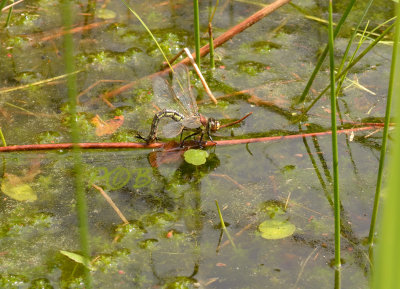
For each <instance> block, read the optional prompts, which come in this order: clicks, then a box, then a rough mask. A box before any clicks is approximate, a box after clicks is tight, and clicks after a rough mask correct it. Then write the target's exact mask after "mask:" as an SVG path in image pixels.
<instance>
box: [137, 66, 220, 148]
mask: <svg viewBox="0 0 400 289" xmlns="http://www.w3.org/2000/svg"><path fill="white" fill-rule="evenodd" d="M153 92H154V101H155V104H156V105H157V106H158V107H159V108H160V109H161V110H160V111H159V112H157V113H156V114H155V115H154V117H153V122H152V124H151V128H150V133H149V135H148V137H146V138H145V137H142V136H141V135H137V137H138V138H140V139H142V140H144V141H146V143H148V144H150V143H153V142H155V141H156V140H157V133H158V126H159V123H160V120H161V119H163V118H169V122H168V123H167V124H165V125H164V126H163V127H162V132H163V135H164V136H165V137H167V138H173V137H175V136H177V135H179V134H181V140H182V133H183V131H184V130H188V131H192V134H190V135H188V136H186V137H185V138H184V140H183V141H182V142H181V145H182V144H183V142H184V141H185V140H186V139H187V138H189V137H192V136H195V135H198V134H201V136H200V141H199V143H201V141H202V139H203V135H204V133H206V134H207V136H208V138H209V139H210V140H211V141H213V139H212V137H211V133H214V132H216V131H217V130H218V129H219V128H220V122H219V121H217V120H216V119H214V118H211V117H210V118H207V117H205V116H203V115H201V114H200V113H199V109H198V107H197V103H196V99H195V98H194V96H193V94H192V90H191V87H190V77H189V70H188V68H187V66H186V65H183V64H182V65H178V66H177V67H176V68H175V69H174V73H173V79H172V87H171V85H169V83H168V82H167V81H166V80H165V79H163V78H161V77H156V78H154V79H153Z"/></svg>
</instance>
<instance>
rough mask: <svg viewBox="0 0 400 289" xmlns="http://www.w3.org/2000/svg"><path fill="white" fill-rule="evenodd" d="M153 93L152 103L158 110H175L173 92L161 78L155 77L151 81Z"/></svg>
mask: <svg viewBox="0 0 400 289" xmlns="http://www.w3.org/2000/svg"><path fill="white" fill-rule="evenodd" d="M153 93H154V102H155V103H156V105H157V106H159V107H160V109H164V108H167V109H175V108H177V104H176V103H175V101H174V96H173V92H172V91H171V88H170V86H169V85H168V82H167V81H166V80H165V79H164V78H161V77H155V78H154V79H153Z"/></svg>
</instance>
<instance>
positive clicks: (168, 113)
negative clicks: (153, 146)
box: [146, 109, 185, 143]
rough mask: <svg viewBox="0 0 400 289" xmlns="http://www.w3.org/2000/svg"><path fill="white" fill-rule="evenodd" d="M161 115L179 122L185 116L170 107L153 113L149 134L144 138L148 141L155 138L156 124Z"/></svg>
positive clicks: (152, 140)
mask: <svg viewBox="0 0 400 289" xmlns="http://www.w3.org/2000/svg"><path fill="white" fill-rule="evenodd" d="M163 117H169V118H171V119H172V120H174V121H176V122H181V121H182V120H183V119H184V118H185V117H184V116H183V115H182V114H180V113H179V112H177V111H175V110H172V109H163V110H161V111H159V112H157V113H156V114H155V115H154V118H153V122H152V123H151V129H150V134H149V136H148V137H147V139H146V140H147V142H148V143H151V142H154V141H155V140H156V138H157V129H158V124H159V122H160V120H161V119H162V118H163Z"/></svg>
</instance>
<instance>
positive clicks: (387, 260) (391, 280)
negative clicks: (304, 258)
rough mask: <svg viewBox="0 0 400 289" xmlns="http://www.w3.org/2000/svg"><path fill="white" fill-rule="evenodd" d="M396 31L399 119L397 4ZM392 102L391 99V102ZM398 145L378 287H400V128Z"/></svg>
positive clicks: (393, 77) (393, 86)
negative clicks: (399, 221)
mask: <svg viewBox="0 0 400 289" xmlns="http://www.w3.org/2000/svg"><path fill="white" fill-rule="evenodd" d="M395 5H396V8H397V9H396V10H397V16H398V18H397V20H396V31H395V36H394V44H393V54H392V57H393V58H392V66H391V72H390V82H389V85H390V87H389V92H390V94H391V95H392V96H394V97H396V99H394V103H395V111H394V113H393V115H395V116H396V119H397V120H398V119H399V118H398V117H399V116H400V82H399V81H398V80H399V78H400V49H399V45H398V44H399V40H400V20H399V17H400V5H399V4H398V3H397V4H395ZM388 102H389V101H388ZM393 139H394V145H393V150H392V153H391V161H390V165H389V170H388V175H389V176H388V186H387V194H386V197H385V202H384V210H383V213H382V220H381V221H380V225H381V228H380V231H381V234H380V241H379V244H378V247H377V249H376V251H377V252H374V256H375V259H376V261H377V262H376V264H375V266H374V268H375V269H374V275H373V288H374V289H387V288H390V289H397V288H400V274H399V268H400V258H399V256H400V246H399V242H400V226H399V223H398V220H399V219H400V194H399V192H400V178H399V174H400V145H399V144H400V128H399V127H396V129H395V131H394V138H393Z"/></svg>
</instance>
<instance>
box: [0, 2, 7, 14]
mask: <svg viewBox="0 0 400 289" xmlns="http://www.w3.org/2000/svg"><path fill="white" fill-rule="evenodd" d="M6 3H7V0H2V1H1V2H0V13H1V9H3V8H4V6H6Z"/></svg>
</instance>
